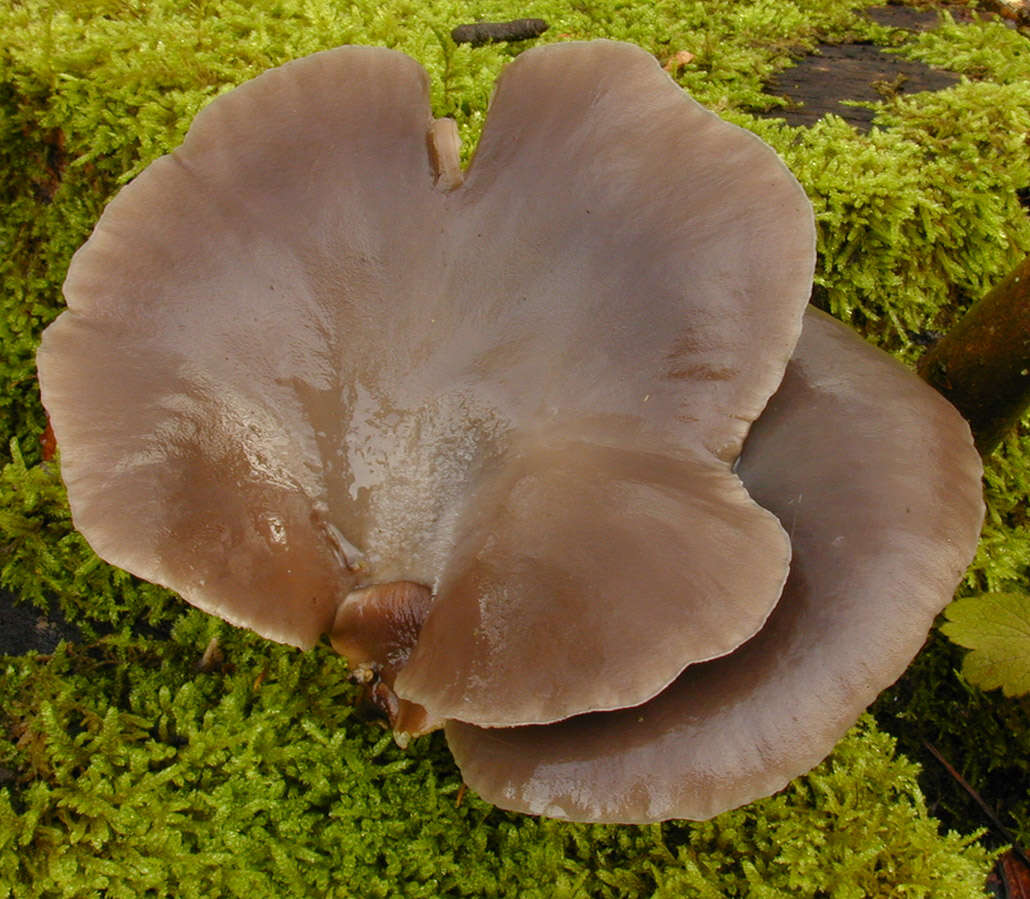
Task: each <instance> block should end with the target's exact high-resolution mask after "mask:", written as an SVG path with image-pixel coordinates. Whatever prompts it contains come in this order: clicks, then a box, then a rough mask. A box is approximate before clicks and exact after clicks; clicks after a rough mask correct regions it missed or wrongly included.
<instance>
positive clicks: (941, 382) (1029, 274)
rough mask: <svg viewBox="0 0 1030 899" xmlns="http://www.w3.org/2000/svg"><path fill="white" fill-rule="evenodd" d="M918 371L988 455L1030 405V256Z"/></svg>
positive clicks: (926, 357)
mask: <svg viewBox="0 0 1030 899" xmlns="http://www.w3.org/2000/svg"><path fill="white" fill-rule="evenodd" d="M918 371H919V374H920V375H921V376H922V377H923V378H924V379H925V380H926V381H927V382H928V383H929V384H930V385H931V386H932V387H934V388H936V389H937V391H939V392H940V393H941V394H943V395H944V396H945V397H946V398H947V399H948V400H950V401H951V403H952V405H954V406H955V407H956V408H957V409H958V410H959V412H961V413H962V415H963V416H964V417H965V419H966V420H967V421H968V422H969V426H970V428H971V429H972V431H973V437H974V440H975V442H976V448H977V450H979V452H980V455H981V456H985V457H986V456H987V455H989V454H990V453H991V452H992V451H993V450H994V449H995V447H997V445H998V444H999V443H1000V442H1001V440H1002V438H1003V437H1004V436H1005V434H1006V433H1007V432H1008V431H1009V429H1010V428H1012V427H1013V426H1014V425H1015V424H1016V423H1017V422H1018V421H1019V419H1020V418H1021V417H1022V415H1023V413H1024V412H1026V410H1027V408H1030V256H1027V257H1026V258H1025V259H1024V260H1023V261H1022V262H1021V263H1020V264H1019V265H1017V266H1016V268H1015V269H1013V271H1012V272H1010V273H1009V275H1008V276H1007V277H1006V278H1005V279H1004V280H1003V281H1001V283H999V284H997V285H996V286H995V287H994V288H993V289H992V290H991V291H990V292H989V293H987V294H986V295H985V296H984V297H983V298H982V299H981V300H979V301H978V302H976V303H974V304H973V306H972V307H971V308H970V309H969V311H968V312H967V313H966V314H965V316H964V317H963V318H962V319H961V321H959V323H958V324H957V325H955V327H954V328H952V329H951V330H950V331H949V332H948V333H947V334H945V335H944V337H942V338H941V340H939V341H938V342H937V344H936V345H935V346H933V347H932V348H931V349H930V350H929V352H927V353H926V355H924V356H923V358H922V359H920V360H919V365H918Z"/></svg>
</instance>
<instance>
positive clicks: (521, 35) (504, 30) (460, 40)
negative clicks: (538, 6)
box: [451, 19, 551, 47]
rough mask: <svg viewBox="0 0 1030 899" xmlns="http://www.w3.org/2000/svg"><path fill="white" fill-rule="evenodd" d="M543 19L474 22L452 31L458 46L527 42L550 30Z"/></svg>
mask: <svg viewBox="0 0 1030 899" xmlns="http://www.w3.org/2000/svg"><path fill="white" fill-rule="evenodd" d="M550 27H551V26H550V25H548V24H547V23H546V22H545V21H544V20H543V19H515V20H514V21H512V22H474V23H472V24H470V25H459V26H458V27H457V28H455V29H453V30H452V31H451V38H452V39H453V40H454V43H456V44H472V46H473V47H479V46H481V45H482V44H490V43H494V42H496V41H525V40H529V39H530V38H534V37H540V35H541V34H543V33H544V32H545V31H547V29H548V28H550Z"/></svg>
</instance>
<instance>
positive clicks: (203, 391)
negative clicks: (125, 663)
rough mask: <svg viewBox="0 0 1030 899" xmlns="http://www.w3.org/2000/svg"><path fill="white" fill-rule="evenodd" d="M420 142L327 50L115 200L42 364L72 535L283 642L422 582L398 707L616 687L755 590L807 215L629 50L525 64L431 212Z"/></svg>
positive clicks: (402, 63)
mask: <svg viewBox="0 0 1030 899" xmlns="http://www.w3.org/2000/svg"><path fill="white" fill-rule="evenodd" d="M431 123H432V116H431V113H430V109H429V103H428V91H427V79H426V75H425V73H424V71H423V70H422V69H421V68H420V67H419V66H418V65H417V64H416V63H414V62H413V61H411V60H410V59H408V58H407V57H404V56H402V55H401V54H397V53H395V52H393V51H387V50H383V49H380V48H366V47H345V48H339V49H337V50H333V51H326V52H325V53H321V54H316V55H315V56H312V57H309V58H306V59H303V60H298V61H296V62H294V63H290V64H287V65H286V66H283V67H281V68H280V69H277V70H273V71H272V72H269V73H266V74H265V75H262V76H260V77H259V78H257V79H255V80H254V81H252V82H249V83H247V84H246V85H244V86H242V87H241V88H239V89H237V90H235V91H232V92H230V93H228V94H226V95H223V96H222V97H220V98H218V99H217V100H215V101H214V102H213V103H212V104H211V105H210V106H209V107H208V108H207V109H205V110H204V112H202V113H201V114H200V115H199V116H198V118H197V120H196V122H195V123H194V126H193V127H192V128H191V130H190V133H189V135H188V136H187V138H186V141H185V143H184V144H183V146H182V147H181V148H179V149H178V150H176V151H175V152H174V153H173V154H171V155H170V156H168V157H164V158H162V159H160V160H158V161H157V162H155V163H154V164H153V165H152V166H150V167H149V168H148V169H147V170H146V171H145V172H144V173H143V174H142V175H140V177H139V178H137V179H136V180H135V181H134V182H133V183H132V184H130V185H128V186H127V187H126V188H125V189H124V190H123V191H122V192H121V194H119V196H118V197H117V198H116V199H115V200H114V201H112V203H111V204H110V205H109V207H108V209H107V211H105V214H104V216H103V217H102V218H101V220H100V222H99V223H98V225H97V228H96V229H95V231H94V234H93V236H92V237H91V238H90V240H89V241H88V242H87V244H86V245H85V246H84V247H83V248H81V249H80V250H79V252H78V253H77V254H76V257H75V259H74V260H73V264H72V267H71V269H70V272H69V277H68V280H67V282H66V286H65V293H66V296H67V298H68V303H69V311H68V312H66V313H64V314H63V315H62V316H61V317H60V318H59V319H58V321H57V322H56V323H55V324H54V325H52V326H51V327H50V328H49V329H48V330H47V332H46V335H45V337H44V341H43V345H42V347H41V350H40V354H39V367H40V378H41V385H42V388H43V395H44V402H45V404H46V406H47V408H48V410H49V411H50V413H51V416H52V419H53V423H54V429H55V432H56V434H57V437H58V440H59V442H60V445H61V447H62V467H63V473H64V476H65V479H66V482H67V484H68V488H69V498H70V501H71V504H72V510H73V516H74V519H75V522H76V526H77V527H79V529H80V530H81V531H82V532H83V533H84V535H85V536H86V538H87V539H88V540H89V541H90V542H91V544H92V545H93V547H94V548H95V549H96V550H97V552H98V553H99V554H100V555H102V556H103V557H105V558H107V559H108V560H109V561H112V562H114V563H115V564H119V565H121V566H122V567H125V568H127V569H128V570H130V571H132V572H134V573H136V574H138V575H140V576H142V577H146V578H148V579H150V580H154V581H156V582H158V583H162V584H165V585H167V586H169V587H172V588H173V589H176V590H178V591H179V592H180V593H181V594H182V595H183V596H184V597H185V598H186V599H188V600H189V601H190V602H193V603H194V604H196V605H198V606H200V607H201V608H204V609H207V610H208V611H212V612H214V613H216V614H219V615H221V616H222V617H225V618H227V619H229V620H230V621H233V622H234V623H238V624H246V625H248V626H250V627H253V628H254V629H255V630H258V631H259V632H260V633H263V634H265V635H267V636H270V637H273V638H275V639H279V640H283V641H286V642H291V643H296V644H298V645H301V646H308V645H311V644H312V643H313V642H314V641H315V640H316V639H318V637H319V635H321V634H322V633H325V632H326V631H327V630H329V628H330V627H331V624H332V618H333V613H334V610H335V608H336V606H337V604H338V603H339V602H340V601H341V599H342V597H344V596H346V595H347V594H348V593H349V592H350V591H351V590H352V589H354V588H360V587H361V586H363V585H367V584H374V583H384V582H393V581H400V580H408V581H413V582H417V583H422V584H426V585H431V586H433V587H435V588H436V601H435V604H434V606H433V608H432V610H431V612H430V615H429V617H428V619H427V621H426V624H425V628H424V632H423V637H422V638H421V639H420V641H419V644H418V646H417V647H416V649H415V652H413V654H412V656H411V658H410V661H409V664H408V666H407V667H406V668H404V669H403V670H402V672H401V673H400V675H399V677H398V682H397V687H398V693H399V694H401V695H404V696H405V697H406V698H409V699H412V700H413V701H416V702H419V703H420V704H422V705H424V706H426V708H427V709H429V710H430V711H431V712H432V714H434V715H436V716H449V717H460V718H462V719H463V720H468V721H473V722H477V723H480V724H489V725H499V724H519V723H527V722H544V721H552V720H557V719H560V718H564V717H567V716H569V715H571V714H579V713H582V712H585V711H589V710H593V709H604V708H614V707H620V706H623V705H627V704H633V703H637V702H640V701H643V700H645V699H647V698H648V697H650V696H653V695H654V694H655V693H656V692H658V691H659V690H661V689H662V688H663V687H664V686H665V685H666V684H668V683H669V682H670V681H671V680H672V679H673V678H675V677H676V675H677V674H678V673H679V672H680V671H681V670H682V668H683V667H684V666H685V665H687V664H689V663H691V662H697V661H702V660H704V659H709V658H712V657H713V656H717V655H720V654H722V653H725V652H728V651H730V650H731V649H733V648H734V647H735V646H737V645H738V644H739V643H740V642H741V641H742V640H745V639H747V638H748V637H749V636H751V635H752V634H753V633H755V631H756V630H758V629H759V628H760V627H761V625H762V623H763V622H764V621H765V619H766V617H767V615H768V613H769V610H770V609H771V608H772V607H773V605H774V604H775V602H776V599H777V598H778V596H779V593H780V590H781V587H782V583H783V580H784V577H785V573H786V566H787V560H788V557H789V545H788V543H787V540H786V536H785V534H784V533H783V531H782V528H781V527H780V525H779V523H778V522H777V520H776V519H775V518H774V516H772V515H770V514H769V513H767V512H765V511H764V510H763V509H761V508H760V507H759V506H758V505H757V504H756V503H754V502H753V501H752V500H751V498H750V497H749V496H748V495H747V493H746V491H745V490H744V489H743V488H742V487H741V485H740V484H739V481H738V480H737V478H736V476H735V475H734V474H733V473H732V471H731V470H730V464H731V462H732V460H733V459H734V458H735V456H736V455H737V452H738V450H739V447H740V444H741V442H742V440H743V437H744V434H745V433H746V430H747V427H748V424H749V422H750V421H751V420H752V419H753V418H754V417H755V416H756V415H758V414H759V412H760V410H761V409H762V408H763V406H764V405H765V403H766V401H767V399H768V397H769V395H770V394H771V393H772V392H773V390H774V389H775V387H776V385H777V384H778V382H779V380H780V378H781V376H782V371H783V367H784V366H785V364H786V361H787V359H788V358H789V355H790V352H791V350H792V348H793V346H794V343H795V341H796V338H797V333H798V330H799V328H800V317H801V311H802V309H803V306H804V302H805V299H806V298H807V293H808V289H809V285H810V277H811V271H812V267H813V264H814V228H813V225H812V221H811V212H810V207H809V205H808V202H807V199H806V198H805V197H804V193H803V191H802V190H801V188H800V186H799V185H798V184H797V182H796V180H795V179H794V178H793V177H792V176H791V175H790V173H789V172H788V171H787V170H786V168H785V167H784V166H783V165H782V163H780V162H779V160H778V159H777V158H776V157H775V154H773V153H772V151H771V150H769V149H768V148H767V147H765V145H763V144H762V143H761V142H760V141H758V140H757V138H755V137H753V136H752V135H750V134H748V133H747V132H744V131H742V130H741V129H738V128H736V127H735V126H732V125H729V124H727V123H725V122H722V121H721V120H719V119H718V118H717V117H716V116H714V115H713V114H711V113H710V112H708V111H706V110H704V109H702V108H701V107H700V106H698V105H697V104H696V103H694V102H693V101H692V100H690V99H689V98H688V97H686V96H685V95H684V94H683V92H682V91H681V90H680V89H679V88H678V87H677V86H676V85H675V83H674V82H672V81H671V80H670V79H669V78H668V76H666V75H665V74H664V73H663V72H662V71H661V69H660V68H659V67H658V65H657V63H656V62H655V60H654V59H653V58H651V57H650V56H648V55H647V54H646V53H644V52H643V51H641V50H639V49H638V48H634V47H631V46H629V45H624V44H618V43H614V42H607V41H602V42H591V43H583V44H579V43H573V44H560V45H553V46H550V47H547V48H539V49H535V50H532V51H528V52H527V53H525V54H523V55H522V56H521V57H520V58H519V60H517V61H516V62H515V63H513V64H512V65H511V66H510V67H509V69H508V70H507V72H506V74H505V75H504V76H503V77H502V79H501V81H500V83H499V86H498V89H497V92H496V95H495V97H494V100H493V102H492V104H491V109H490V113H489V116H488V121H487V125H486V128H485V130H484V135H483V139H482V141H481V142H480V145H479V147H478V149H477V152H476V154H475V158H474V160H473V163H472V165H471V166H470V169H469V171H468V173H467V177H466V178H465V182H464V184H463V185H461V186H460V187H456V188H455V189H453V190H450V191H446V192H445V191H441V190H439V189H436V188H435V187H434V179H435V176H436V173H435V172H434V170H433V166H432V165H431V163H430V160H429V158H428V153H427V148H426V134H427V132H428V130H429V129H430V127H431ZM670 159H673V160H678V161H679V162H680V164H679V165H670V164H669V161H670ZM759 196H760V197H762V202H761V203H756V202H755V198H756V197H759ZM785 223H786V224H785ZM684 485H695V486H693V487H687V486H684ZM556 498H557V499H558V500H559V503H558V504H556V503H555V501H554V500H555V499H556ZM613 502H615V503H617V504H622V505H623V506H624V507H626V508H628V509H630V510H632V514H631V515H630V516H629V517H630V518H631V519H632V521H630V522H629V523H627V521H626V520H624V519H622V518H620V517H619V516H618V515H616V514H615V513H614V512H613V510H612V505H613ZM563 503H564V505H563ZM705 534H711V535H712V537H710V538H708V541H707V542H706V538H705V536H704V535H705ZM714 543H718V546H717V547H716V546H714V545H713V544H714ZM684 547H687V549H688V550H689V552H684V551H683V550H684ZM716 549H718V553H716V552H715V550H716ZM717 556H728V557H732V558H734V559H735V564H734V565H733V566H730V567H729V568H727V566H724V565H721V564H720V565H715V564H710V563H709V560H711V559H715V558H716V557H717ZM691 560H692V561H691ZM601 610H603V614H597V613H598V611H601ZM570 622H574V624H573V625H572V628H573V631H574V637H572V639H574V645H575V647H576V651H575V652H574V653H569V652H568V648H569V645H570V642H569V641H570V633H569V630H570ZM655 622H660V624H659V625H658V626H656V624H655ZM516 624H517V626H514V625H516ZM509 625H512V626H510V627H509ZM541 634H543V635H548V639H547V640H541V639H540V635H541ZM563 635H564V636H563ZM552 637H553V639H552ZM527 659H532V660H533V662H532V664H526V660H527ZM555 685H559V687H560V689H555Z"/></svg>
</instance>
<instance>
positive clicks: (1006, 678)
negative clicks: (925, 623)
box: [941, 593, 1030, 696]
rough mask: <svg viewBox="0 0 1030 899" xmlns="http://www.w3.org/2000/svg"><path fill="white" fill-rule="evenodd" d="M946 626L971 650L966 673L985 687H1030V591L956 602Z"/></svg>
mask: <svg viewBox="0 0 1030 899" xmlns="http://www.w3.org/2000/svg"><path fill="white" fill-rule="evenodd" d="M944 614H945V617H946V618H947V619H948V620H947V622H946V623H945V624H942V625H941V631H942V632H943V633H944V634H945V635H946V636H947V637H949V638H950V639H951V640H952V641H953V642H955V643H957V644H958V645H959V646H965V647H966V648H967V649H970V650H972V652H970V653H967V655H966V657H965V659H963V660H962V675H963V677H965V678H966V680H968V681H969V682H970V683H973V684H976V686H978V687H980V688H981V689H983V690H993V689H995V688H996V687H1001V689H1002V691H1003V692H1004V693H1005V695H1006V696H1022V695H1024V694H1026V693H1030V595H1028V594H1024V593H985V594H983V595H981V596H970V597H967V598H966V599H959V600H957V601H955V602H953V603H952V604H951V605H950V606H948V608H947V609H945V610H944Z"/></svg>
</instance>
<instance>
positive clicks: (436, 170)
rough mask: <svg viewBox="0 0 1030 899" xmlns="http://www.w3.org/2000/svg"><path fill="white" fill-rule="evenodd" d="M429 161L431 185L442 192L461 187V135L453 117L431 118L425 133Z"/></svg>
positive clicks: (462, 177)
mask: <svg viewBox="0 0 1030 899" xmlns="http://www.w3.org/2000/svg"><path fill="white" fill-rule="evenodd" d="M426 143H427V144H428V147H429V162H430V165H432V167H433V177H434V180H433V186H434V187H435V188H436V189H437V190H439V191H442V192H443V193H446V192H447V191H450V190H454V189H455V188H456V187H461V185H462V182H464V180H465V175H464V174H463V173H462V171H461V137H460V136H459V134H458V123H457V122H455V121H454V119H446V118H444V119H433V123H432V124H431V125H430V126H429V133H428V134H427V135H426Z"/></svg>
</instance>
